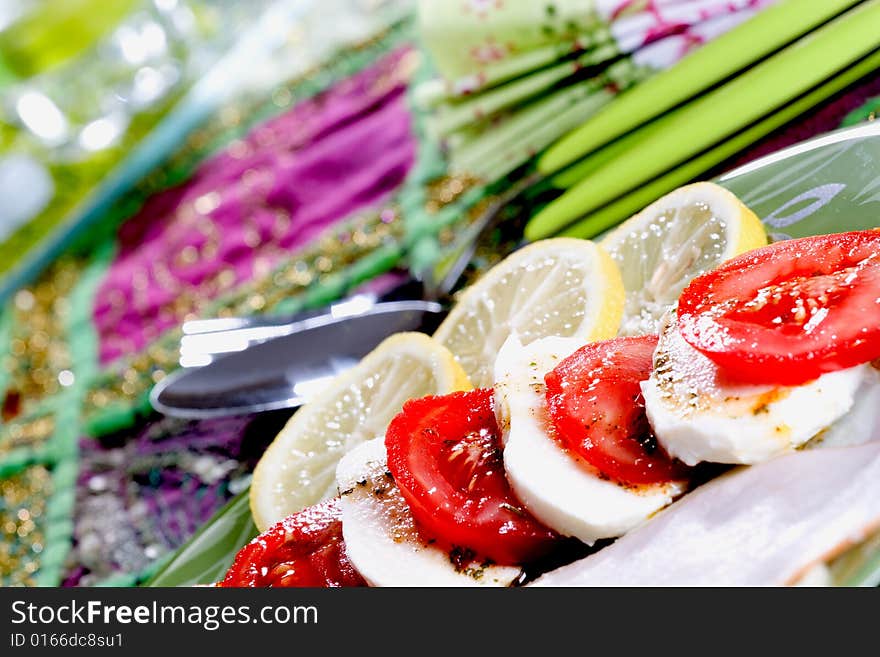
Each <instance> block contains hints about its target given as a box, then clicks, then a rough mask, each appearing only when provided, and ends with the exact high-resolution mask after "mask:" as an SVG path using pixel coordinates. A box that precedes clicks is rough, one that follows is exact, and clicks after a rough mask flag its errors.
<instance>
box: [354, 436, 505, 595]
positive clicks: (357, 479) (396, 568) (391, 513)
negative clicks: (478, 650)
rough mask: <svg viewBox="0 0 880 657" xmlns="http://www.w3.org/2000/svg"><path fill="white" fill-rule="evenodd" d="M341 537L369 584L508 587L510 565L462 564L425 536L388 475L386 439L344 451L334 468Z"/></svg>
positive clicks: (378, 439)
mask: <svg viewBox="0 0 880 657" xmlns="http://www.w3.org/2000/svg"><path fill="white" fill-rule="evenodd" d="M336 480H337V484H338V486H339V493H340V495H341V507H342V537H343V539H344V540H345V552H346V555H347V556H348V558H349V560H350V561H351V563H352V565H353V566H354V567H355V569H357V571H358V572H359V573H360V574H361V576H362V577H363V578H364V579H365V580H366V581H367V583H369V584H370V585H371V586H510V585H511V584H512V583H513V582H514V581H515V580H516V579H517V578H519V576H520V574H521V572H522V571H521V569H520V568H517V567H512V566H495V565H486V564H481V563H478V562H472V563H461V562H460V561H457V562H455V563H454V561H455V560H454V559H453V558H452V557H451V556H450V555H449V554H448V553H447V552H445V551H443V550H441V549H439V548H437V547H435V546H434V545H430V544H428V543H427V542H426V541H425V540H423V539H422V538H421V537H420V536H419V534H418V532H417V530H416V527H415V524H414V521H413V517H412V513H411V512H410V510H409V507H408V506H407V504H406V501H405V500H404V499H403V496H402V495H401V494H400V490H399V489H398V488H397V486H396V485H395V483H394V480H393V479H392V478H391V476H390V474H389V473H388V469H387V466H386V456H385V439H384V438H377V439H375V440H371V441H368V442H366V443H364V444H362V445H359V446H358V447H356V448H354V449H353V450H352V451H350V452H349V453H348V454H346V455H345V456H344V457H343V458H342V460H341V461H340V462H339V465H338V466H337V469H336Z"/></svg>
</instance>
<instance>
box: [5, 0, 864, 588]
mask: <svg viewBox="0 0 880 657" xmlns="http://www.w3.org/2000/svg"><path fill="white" fill-rule="evenodd" d="M878 26H880V3H878V2H876V1H874V0H868V1H863V2H857V1H842V0H822V1H821V2H819V1H814V0H734V1H730V0H725V1H723V2H722V1H720V0H654V1H651V0H631V1H628V2H627V1H620V0H618V1H612V0H519V1H517V0H454V1H453V0H449V1H446V0H422V1H421V2H416V1H415V0H321V1H320V2H318V1H317V0H247V1H246V2H245V1H235V0H113V1H112V2H111V1H108V0H0V304H2V305H0V400H2V424H0V585H4V586H5V585H29V586H32V585H47V586H57V585H83V586H85V585H97V584H117V585H133V584H137V583H140V582H143V581H145V580H146V579H148V578H149V577H150V576H151V575H152V574H153V573H155V572H156V571H157V569H159V568H160V567H161V566H162V565H163V564H164V563H166V562H167V560H168V559H169V558H171V555H172V554H173V553H174V550H176V549H177V548H178V547H179V546H181V545H182V544H184V543H185V542H186V541H187V540H188V539H189V538H190V537H191V536H192V535H193V533H194V532H196V531H197V530H198V529H199V527H201V526H202V525H203V524H204V523H205V522H206V521H208V520H209V519H210V518H211V517H212V515H213V514H214V513H215V512H216V511H217V510H218V509H220V508H221V507H222V506H223V505H224V504H225V503H226V502H227V501H228V500H229V499H230V498H231V497H232V496H234V495H236V494H237V493H239V492H241V491H242V490H244V489H245V488H246V487H247V485H248V482H249V476H250V472H251V470H252V468H253V465H254V463H255V460H256V459H257V458H258V457H259V455H260V454H261V453H262V450H263V449H264V448H265V446H266V445H267V444H268V442H270V441H271V439H272V438H273V437H274V435H275V434H276V433H277V431H278V430H279V429H280V427H281V426H282V425H283V423H284V422H285V420H286V419H287V418H288V417H289V415H290V411H274V412H270V413H263V414H260V415H251V416H239V417H231V418H222V419H215V420H179V419H173V418H168V417H163V416H161V415H159V414H157V413H155V412H153V411H152V410H151V408H150V405H149V402H148V398H147V396H148V393H149V391H150V389H151V387H152V386H153V385H154V384H155V383H157V382H159V381H161V380H162V379H163V378H164V377H165V376H167V375H168V374H170V373H171V372H173V371H174V370H176V369H177V368H179V367H180V363H179V354H178V351H177V345H178V343H179V341H180V337H181V328H180V327H181V324H182V323H183V322H185V321H187V320H192V319H198V318H210V317H235V316H244V315H254V314H284V313H291V312H295V311H299V310H303V309H308V308H315V307H320V306H322V305H324V304H327V303H330V302H332V301H334V300H336V299H339V298H341V297H344V296H346V295H349V294H352V293H354V292H370V293H375V294H382V293H383V292H387V291H388V290H391V289H393V288H395V286H397V285H398V284H400V283H401V281H405V280H407V279H408V277H410V276H412V275H413V274H417V276H416V278H418V279H422V278H424V275H425V272H430V271H432V270H433V269H434V268H436V267H438V266H439V265H441V264H442V263H443V262H444V261H445V260H448V259H449V258H450V257H454V255H455V254H456V253H458V252H459V250H460V248H461V246H462V244H461V236H462V235H464V234H466V229H467V227H468V226H470V225H473V224H474V222H476V221H478V220H479V219H480V218H481V217H482V216H484V214H485V212H486V210H487V208H489V207H491V206H492V205H493V204H495V203H496V202H498V201H499V199H501V200H503V201H504V210H503V212H502V214H501V216H500V219H501V221H500V222H499V224H498V226H497V227H496V228H495V229H494V230H491V231H484V232H483V234H482V235H481V239H480V242H479V244H478V246H477V248H476V250H475V253H474V256H473V258H472V261H471V262H470V264H469V266H468V269H467V272H466V274H465V277H464V282H465V283H466V281H467V280H469V279H471V278H473V277H474V276H476V275H478V274H479V272H480V271H483V270H485V269H486V268H487V267H489V266H491V265H492V264H493V263H494V262H497V261H498V260H499V259H500V258H501V257H503V256H504V255H506V254H507V253H509V252H510V251H511V250H512V249H513V248H515V247H516V246H517V245H519V244H521V243H522V242H523V240H524V238H525V239H528V240H534V239H539V238H543V237H548V236H552V235H558V234H567V235H574V236H578V237H593V236H595V235H597V234H600V233H601V232H602V231H604V230H606V229H607V228H609V227H611V226H613V225H614V224H616V223H618V222H620V221H622V220H624V219H626V218H627V217H628V216H629V215H631V214H632V213H634V212H636V211H637V210H639V209H640V208H641V207H644V206H645V205H647V204H648V203H650V202H651V201H653V200H654V199H656V198H658V197H659V196H661V195H662V194H664V193H666V192H667V191H670V190H671V189H673V188H674V187H677V186H679V185H682V184H685V183H687V182H689V181H692V180H696V179H709V178H712V177H713V176H716V175H718V174H719V173H721V172H723V171H727V170H729V169H731V168H733V167H735V166H739V165H742V164H745V163H747V162H750V161H752V160H754V159H755V158H757V157H760V156H761V155H765V154H767V153H770V152H773V151H775V150H778V149H780V148H782V147H785V146H788V145H790V144H793V143H796V142H799V141H801V140H803V139H806V138H808V137H812V136H815V135H818V134H821V133H824V132H827V131H830V130H834V129H836V128H839V127H841V126H844V125H855V124H858V123H863V122H869V121H873V120H874V119H875V116H876V113H877V110H878V108H880V101H878V98H880V72H878V68H880V58H878V48H880V29H876V28H877V27H878ZM712 48H715V50H712ZM701 53H702V54H701ZM705 53H709V54H708V55H706V54H705ZM658 134H666V135H670V136H671V137H670V142H669V143H674V144H675V145H676V146H675V148H672V147H666V146H664V145H663V144H662V143H661V142H658V141H656V135H658ZM676 136H678V137H676ZM649 146H650V147H651V148H652V149H653V150H648V147H649ZM639 149H646V150H644V153H645V154H644V155H641V153H642V152H643V151H640V150H639ZM611 167H616V168H611ZM600 169H601V170H604V171H606V172H613V173H607V175H606V177H605V178H603V179H601V180H597V179H595V178H591V176H595V175H596V172H597V171H599V170H600ZM588 183H590V184H588ZM875 196H876V193H875ZM868 201H870V202H877V199H876V198H871V199H868ZM868 201H866V202H868ZM780 225H782V224H780Z"/></svg>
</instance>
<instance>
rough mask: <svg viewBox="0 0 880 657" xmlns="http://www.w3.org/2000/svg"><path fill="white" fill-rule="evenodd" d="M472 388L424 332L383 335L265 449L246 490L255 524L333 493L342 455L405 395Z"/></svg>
mask: <svg viewBox="0 0 880 657" xmlns="http://www.w3.org/2000/svg"><path fill="white" fill-rule="evenodd" d="M470 387H471V386H470V382H469V381H468V378H467V375H466V374H465V373H464V371H463V370H462V368H461V366H459V364H458V363H457V362H456V361H455V358H454V357H453V356H452V354H451V353H450V352H449V351H448V350H447V349H446V348H445V347H443V346H441V345H440V344H439V343H438V342H436V341H434V340H432V339H431V338H430V337H428V336H427V335H424V334H422V333H398V334H397V335H393V336H391V337H390V338H388V339H386V340H385V341H383V342H382V343H381V344H380V345H379V346H378V347H376V348H375V349H374V350H373V351H371V352H370V353H369V354H367V356H365V357H364V358H363V359H362V360H361V361H360V363H358V365H356V366H355V367H353V368H352V369H350V370H347V371H346V372H343V373H342V374H340V375H339V376H337V377H336V378H335V379H334V380H333V382H332V383H330V384H329V386H328V387H327V388H326V389H324V390H322V391H321V392H320V393H319V394H318V395H316V396H315V398H314V399H313V400H312V401H311V402H309V403H308V404H307V405H306V406H304V407H303V408H301V409H300V410H299V411H297V412H296V413H295V414H294V415H293V417H292V418H291V419H290V421H289V422H288V423H287V425H285V427H284V428H283V429H282V430H281V432H280V433H279V434H278V436H277V437H276V438H275V440H274V441H273V442H272V444H271V445H270V446H269V448H268V449H267V450H266V452H265V453H264V454H263V456H262V458H261V459H260V462H259V463H258V464H257V467H256V470H255V471H254V478H253V483H252V484H251V492H250V503H251V512H252V513H253V516H254V523H255V524H256V525H257V528H258V529H259V530H260V531H264V530H265V529H267V528H268V527H270V526H271V525H272V524H274V523H275V522H277V521H279V520H282V519H284V518H286V517H287V516H289V515H291V514H293V513H296V512H297V511H300V510H301V509H303V508H305V507H307V506H309V505H311V504H315V503H317V502H319V501H320V500H322V499H326V498H328V497H332V496H333V495H335V494H336V465H337V463H338V462H339V459H340V458H342V456H343V454H345V453H346V452H348V451H349V450H350V449H352V448H353V447H355V446H357V445H359V444H361V443H363V442H364V441H366V440H370V439H372V438H376V437H377V436H384V435H385V429H386V428H387V426H388V424H389V423H390V422H391V419H392V418H393V417H394V416H395V415H396V414H397V413H399V412H400V410H401V408H402V407H403V403H404V402H405V401H407V400H409V399H415V398H418V397H424V396H426V395H443V394H447V393H450V392H455V391H456V390H468V389H470Z"/></svg>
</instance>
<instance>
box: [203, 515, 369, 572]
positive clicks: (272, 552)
mask: <svg viewBox="0 0 880 657" xmlns="http://www.w3.org/2000/svg"><path fill="white" fill-rule="evenodd" d="M219 586H222V587H248V588H262V587H340V586H366V582H365V581H364V580H363V578H362V577H361V576H360V575H359V574H358V572H357V571H356V570H355V569H354V566H352V565H351V562H350V561H349V560H348V558H347V557H346V556H345V543H344V542H343V540H342V520H341V518H340V510H339V500H338V499H333V500H329V501H327V502H322V503H321V504H317V505H315V506H312V507H309V508H307V509H303V510H302V511H300V512H299V513H297V514H294V515H292V516H290V517H289V518H285V519H284V520H282V521H281V522H279V523H277V524H275V525H273V526H272V527H271V528H269V529H268V530H266V532H264V533H263V534H260V535H259V536H257V537H256V538H255V539H254V540H252V541H251V542H250V543H248V544H247V545H245V546H244V547H243V548H242V549H241V550H239V552H238V554H237V555H236V556H235V561H233V563H232V567H231V568H230V569H229V572H227V573H226V577H225V578H224V579H223V581H222V582H220V584H219Z"/></svg>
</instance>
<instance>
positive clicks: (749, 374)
mask: <svg viewBox="0 0 880 657" xmlns="http://www.w3.org/2000/svg"><path fill="white" fill-rule="evenodd" d="M678 328H679V330H680V331H681V334H682V336H683V337H684V339H685V340H686V341H687V342H688V343H689V344H690V345H691V346H693V347H694V348H695V349H697V350H699V351H700V352H702V353H703V354H705V355H706V356H707V357H708V358H709V359H711V360H712V361H713V362H714V363H715V364H716V365H718V366H719V367H720V368H721V369H722V370H723V371H724V373H725V375H727V376H729V377H730V378H731V379H734V380H738V381H743V382H748V383H756V384H776V385H800V384H803V383H807V382H808V381H811V380H813V379H816V378H817V377H819V376H821V375H823V374H826V373H828V372H834V371H837V370H841V369H846V368H848V367H853V366H855V365H859V364H861V363H866V362H869V361H872V360H875V359H877V358H880V231H878V230H866V231H856V232H850V233H839V234H835V235H818V236H815V237H806V238H803V239H797V240H790V241H785V242H777V243H775V244H771V245H769V246H766V247H763V248H760V249H757V250H755V251H751V252H749V253H745V254H743V255H741V256H738V257H736V258H734V259H732V260H729V261H728V262H726V263H724V264H723V265H721V266H720V267H719V268H717V269H715V270H714V271H711V272H709V273H707V274H704V275H702V276H700V277H698V278H696V279H694V280H693V281H692V282H691V283H690V284H689V285H688V286H687V288H685V290H684V292H683V293H682V295H681V297H680V299H679V302H678Z"/></svg>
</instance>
